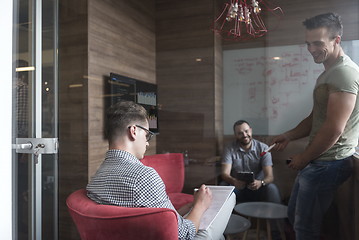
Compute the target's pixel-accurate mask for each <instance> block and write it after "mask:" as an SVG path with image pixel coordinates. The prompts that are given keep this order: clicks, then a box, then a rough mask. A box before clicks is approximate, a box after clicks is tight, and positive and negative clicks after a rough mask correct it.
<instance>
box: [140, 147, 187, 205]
mask: <svg viewBox="0 0 359 240" xmlns="http://www.w3.org/2000/svg"><path fill="white" fill-rule="evenodd" d="M141 161H142V163H143V164H144V165H146V166H149V167H152V168H154V169H155V170H156V171H157V173H158V174H159V175H160V177H161V178H162V180H163V182H164V184H165V185H166V192H167V195H168V197H169V198H170V200H171V202H172V204H173V206H174V207H175V208H176V209H179V208H181V207H182V206H183V205H185V204H187V203H190V202H193V195H191V194H186V193H182V190H183V185H184V177H185V174H184V172H185V171H184V162H183V154H182V153H165V154H154V155H148V156H145V157H144V158H143V159H142V160H141Z"/></svg>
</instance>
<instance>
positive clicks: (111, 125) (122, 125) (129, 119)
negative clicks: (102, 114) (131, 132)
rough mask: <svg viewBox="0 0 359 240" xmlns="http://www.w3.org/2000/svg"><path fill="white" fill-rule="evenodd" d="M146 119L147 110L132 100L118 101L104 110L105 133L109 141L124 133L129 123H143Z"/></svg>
mask: <svg viewBox="0 0 359 240" xmlns="http://www.w3.org/2000/svg"><path fill="white" fill-rule="evenodd" d="M146 121H148V115H147V111H146V109H145V108H144V107H142V106H141V105H138V104H136V103H134V102H132V101H119V102H117V103H115V104H113V105H112V106H111V107H110V108H109V109H108V110H107V111H106V130H105V134H106V137H107V138H108V140H109V141H110V142H111V141H113V140H115V139H116V138H117V137H119V136H122V135H123V134H125V133H126V131H127V128H128V127H129V126H131V124H144V123H146Z"/></svg>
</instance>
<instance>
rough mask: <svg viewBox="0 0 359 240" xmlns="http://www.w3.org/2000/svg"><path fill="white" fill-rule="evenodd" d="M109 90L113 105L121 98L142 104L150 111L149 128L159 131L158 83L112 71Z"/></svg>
mask: <svg viewBox="0 0 359 240" xmlns="http://www.w3.org/2000/svg"><path fill="white" fill-rule="evenodd" d="M108 83H109V91H110V94H109V96H110V101H109V103H110V104H111V105H112V104H114V103H116V102H118V101H120V100H128V101H133V102H135V103H138V104H140V105H142V106H143V107H144V108H145V109H146V110H147V113H148V118H149V128H150V130H151V131H153V132H155V133H158V132H159V128H158V111H157V85H156V84H153V83H148V82H144V81H140V80H137V79H133V78H130V77H126V76H122V75H119V74H116V73H110V79H109V81H108Z"/></svg>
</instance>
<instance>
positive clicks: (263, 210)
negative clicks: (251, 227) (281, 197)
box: [234, 202, 287, 240]
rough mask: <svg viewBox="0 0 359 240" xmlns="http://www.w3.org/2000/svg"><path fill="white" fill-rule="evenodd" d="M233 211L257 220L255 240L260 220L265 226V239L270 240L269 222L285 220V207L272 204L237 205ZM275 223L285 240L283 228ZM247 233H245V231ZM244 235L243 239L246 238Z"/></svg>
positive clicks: (247, 203) (251, 203) (248, 203)
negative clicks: (263, 221)
mask: <svg viewBox="0 0 359 240" xmlns="http://www.w3.org/2000/svg"><path fill="white" fill-rule="evenodd" d="M234 210H235V211H236V212H238V213H239V214H241V215H244V216H247V217H249V218H252V217H253V218H257V239H259V233H260V231H259V230H260V229H259V227H260V221H259V220H260V219H265V220H266V224H267V239H268V240H271V239H272V235H271V227H270V222H269V220H279V219H283V218H287V206H285V205H282V204H278V203H272V202H245V203H240V204H237V205H236V206H235V207H234ZM276 222H277V225H278V229H279V230H280V234H281V237H282V239H286V238H285V234H284V231H283V226H280V224H279V222H278V221H276ZM246 233H247V231H246ZM246 233H245V236H244V239H245V238H246Z"/></svg>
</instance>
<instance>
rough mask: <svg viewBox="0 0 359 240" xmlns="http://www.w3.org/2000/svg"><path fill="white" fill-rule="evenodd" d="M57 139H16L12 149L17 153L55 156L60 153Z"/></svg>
mask: <svg viewBox="0 0 359 240" xmlns="http://www.w3.org/2000/svg"><path fill="white" fill-rule="evenodd" d="M58 144H59V143H58V139H57V138H16V143H15V144H13V145H12V148H13V149H15V150H16V153H30V154H37V155H38V154H54V153H57V152H58Z"/></svg>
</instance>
